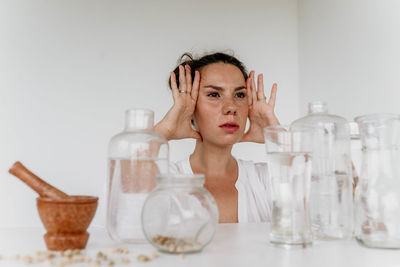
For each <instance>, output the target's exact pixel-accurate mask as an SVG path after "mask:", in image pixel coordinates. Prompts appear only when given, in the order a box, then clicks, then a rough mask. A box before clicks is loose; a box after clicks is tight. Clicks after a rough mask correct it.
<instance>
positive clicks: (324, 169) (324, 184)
mask: <svg viewBox="0 0 400 267" xmlns="http://www.w3.org/2000/svg"><path fill="white" fill-rule="evenodd" d="M304 126H309V127H313V128H314V129H315V135H314V145H313V152H312V161H313V166H312V171H311V195H310V204H311V207H310V211H311V223H312V228H313V235H314V238H316V239H348V238H351V237H352V235H353V218H354V216H353V193H352V192H353V186H352V185H353V177H352V163H351V152H350V127H349V124H348V122H347V121H346V119H344V118H342V117H339V116H336V115H331V114H328V106H327V104H326V103H324V102H320V101H316V102H311V103H309V114H308V115H307V116H305V117H303V118H300V119H298V120H296V121H294V122H293V123H292V124H291V129H297V128H301V127H304Z"/></svg>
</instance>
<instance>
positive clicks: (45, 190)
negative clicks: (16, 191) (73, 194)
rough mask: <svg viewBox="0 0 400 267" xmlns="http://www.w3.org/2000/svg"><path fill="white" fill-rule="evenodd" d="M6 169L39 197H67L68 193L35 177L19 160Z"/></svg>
mask: <svg viewBox="0 0 400 267" xmlns="http://www.w3.org/2000/svg"><path fill="white" fill-rule="evenodd" d="M8 171H9V173H11V174H12V175H14V176H16V177H18V178H19V179H21V181H23V182H24V183H25V184H27V185H28V186H29V187H30V188H32V189H33V190H35V191H36V192H37V193H38V194H39V195H40V196H41V197H48V198H51V199H64V198H67V197H68V195H67V194H65V193H64V192H62V191H61V190H59V189H57V188H55V187H54V186H52V185H50V184H48V183H46V182H45V181H43V180H42V179H40V178H39V177H37V176H36V175H35V174H33V173H32V172H31V171H29V170H28V169H27V168H26V167H25V166H24V165H22V163H21V162H19V161H17V162H15V163H14V165H13V166H12V167H11V168H10V169H9V170H8Z"/></svg>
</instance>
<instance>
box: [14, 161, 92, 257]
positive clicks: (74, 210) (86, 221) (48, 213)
mask: <svg viewBox="0 0 400 267" xmlns="http://www.w3.org/2000/svg"><path fill="white" fill-rule="evenodd" d="M9 172H10V173H11V174H13V175H15V176H16V177H18V178H19V179H21V180H22V181H23V182H24V183H25V184H27V185H28V186H29V187H30V188H32V189H33V190H34V191H36V192H37V193H38V194H39V197H38V198H37V199H36V200H37V202H36V203H37V208H38V211H39V216H40V219H41V220H42V223H43V225H44V227H45V228H46V230H47V233H46V234H45V235H44V240H45V242H46V246H47V248H48V249H49V250H67V249H84V248H85V247H86V244H87V241H88V239H89V233H88V232H87V231H86V230H87V228H88V227H89V225H90V222H91V221H92V219H93V217H94V215H95V213H96V209H97V205H98V200H99V198H98V197H92V196H69V195H67V194H65V193H64V192H62V191H61V190H59V189H57V188H55V187H53V186H52V185H50V184H48V183H46V182H45V181H43V180H42V179H40V178H39V177H38V176H36V175H35V174H33V173H32V172H30V171H29V170H28V169H27V168H26V167H25V166H24V165H22V164H21V163H20V162H18V161H17V162H15V163H14V165H13V166H12V167H11V168H10V170H9Z"/></svg>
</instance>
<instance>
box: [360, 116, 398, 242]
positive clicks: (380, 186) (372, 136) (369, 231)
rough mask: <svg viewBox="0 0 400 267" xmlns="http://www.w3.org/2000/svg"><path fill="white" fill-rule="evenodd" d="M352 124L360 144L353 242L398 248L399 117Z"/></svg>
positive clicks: (365, 119) (362, 118)
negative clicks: (360, 161) (359, 167)
mask: <svg viewBox="0 0 400 267" xmlns="http://www.w3.org/2000/svg"><path fill="white" fill-rule="evenodd" d="M355 121H356V122H357V123H358V125H359V127H360V133H361V140H362V163H361V171H360V180H359V184H358V186H357V188H356V199H355V223H356V228H355V235H356V239H357V240H358V241H359V242H360V243H361V244H363V245H365V246H368V247H376V248H400V165H399V163H400V149H399V145H400V115H396V114H373V115H365V116H360V117H357V118H355Z"/></svg>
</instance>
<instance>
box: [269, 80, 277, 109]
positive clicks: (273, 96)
mask: <svg viewBox="0 0 400 267" xmlns="http://www.w3.org/2000/svg"><path fill="white" fill-rule="evenodd" d="M277 91H278V85H277V84H276V83H274V84H273V85H272V89H271V94H270V96H269V100H268V104H269V105H271V106H272V107H275V101H276V92H277Z"/></svg>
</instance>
